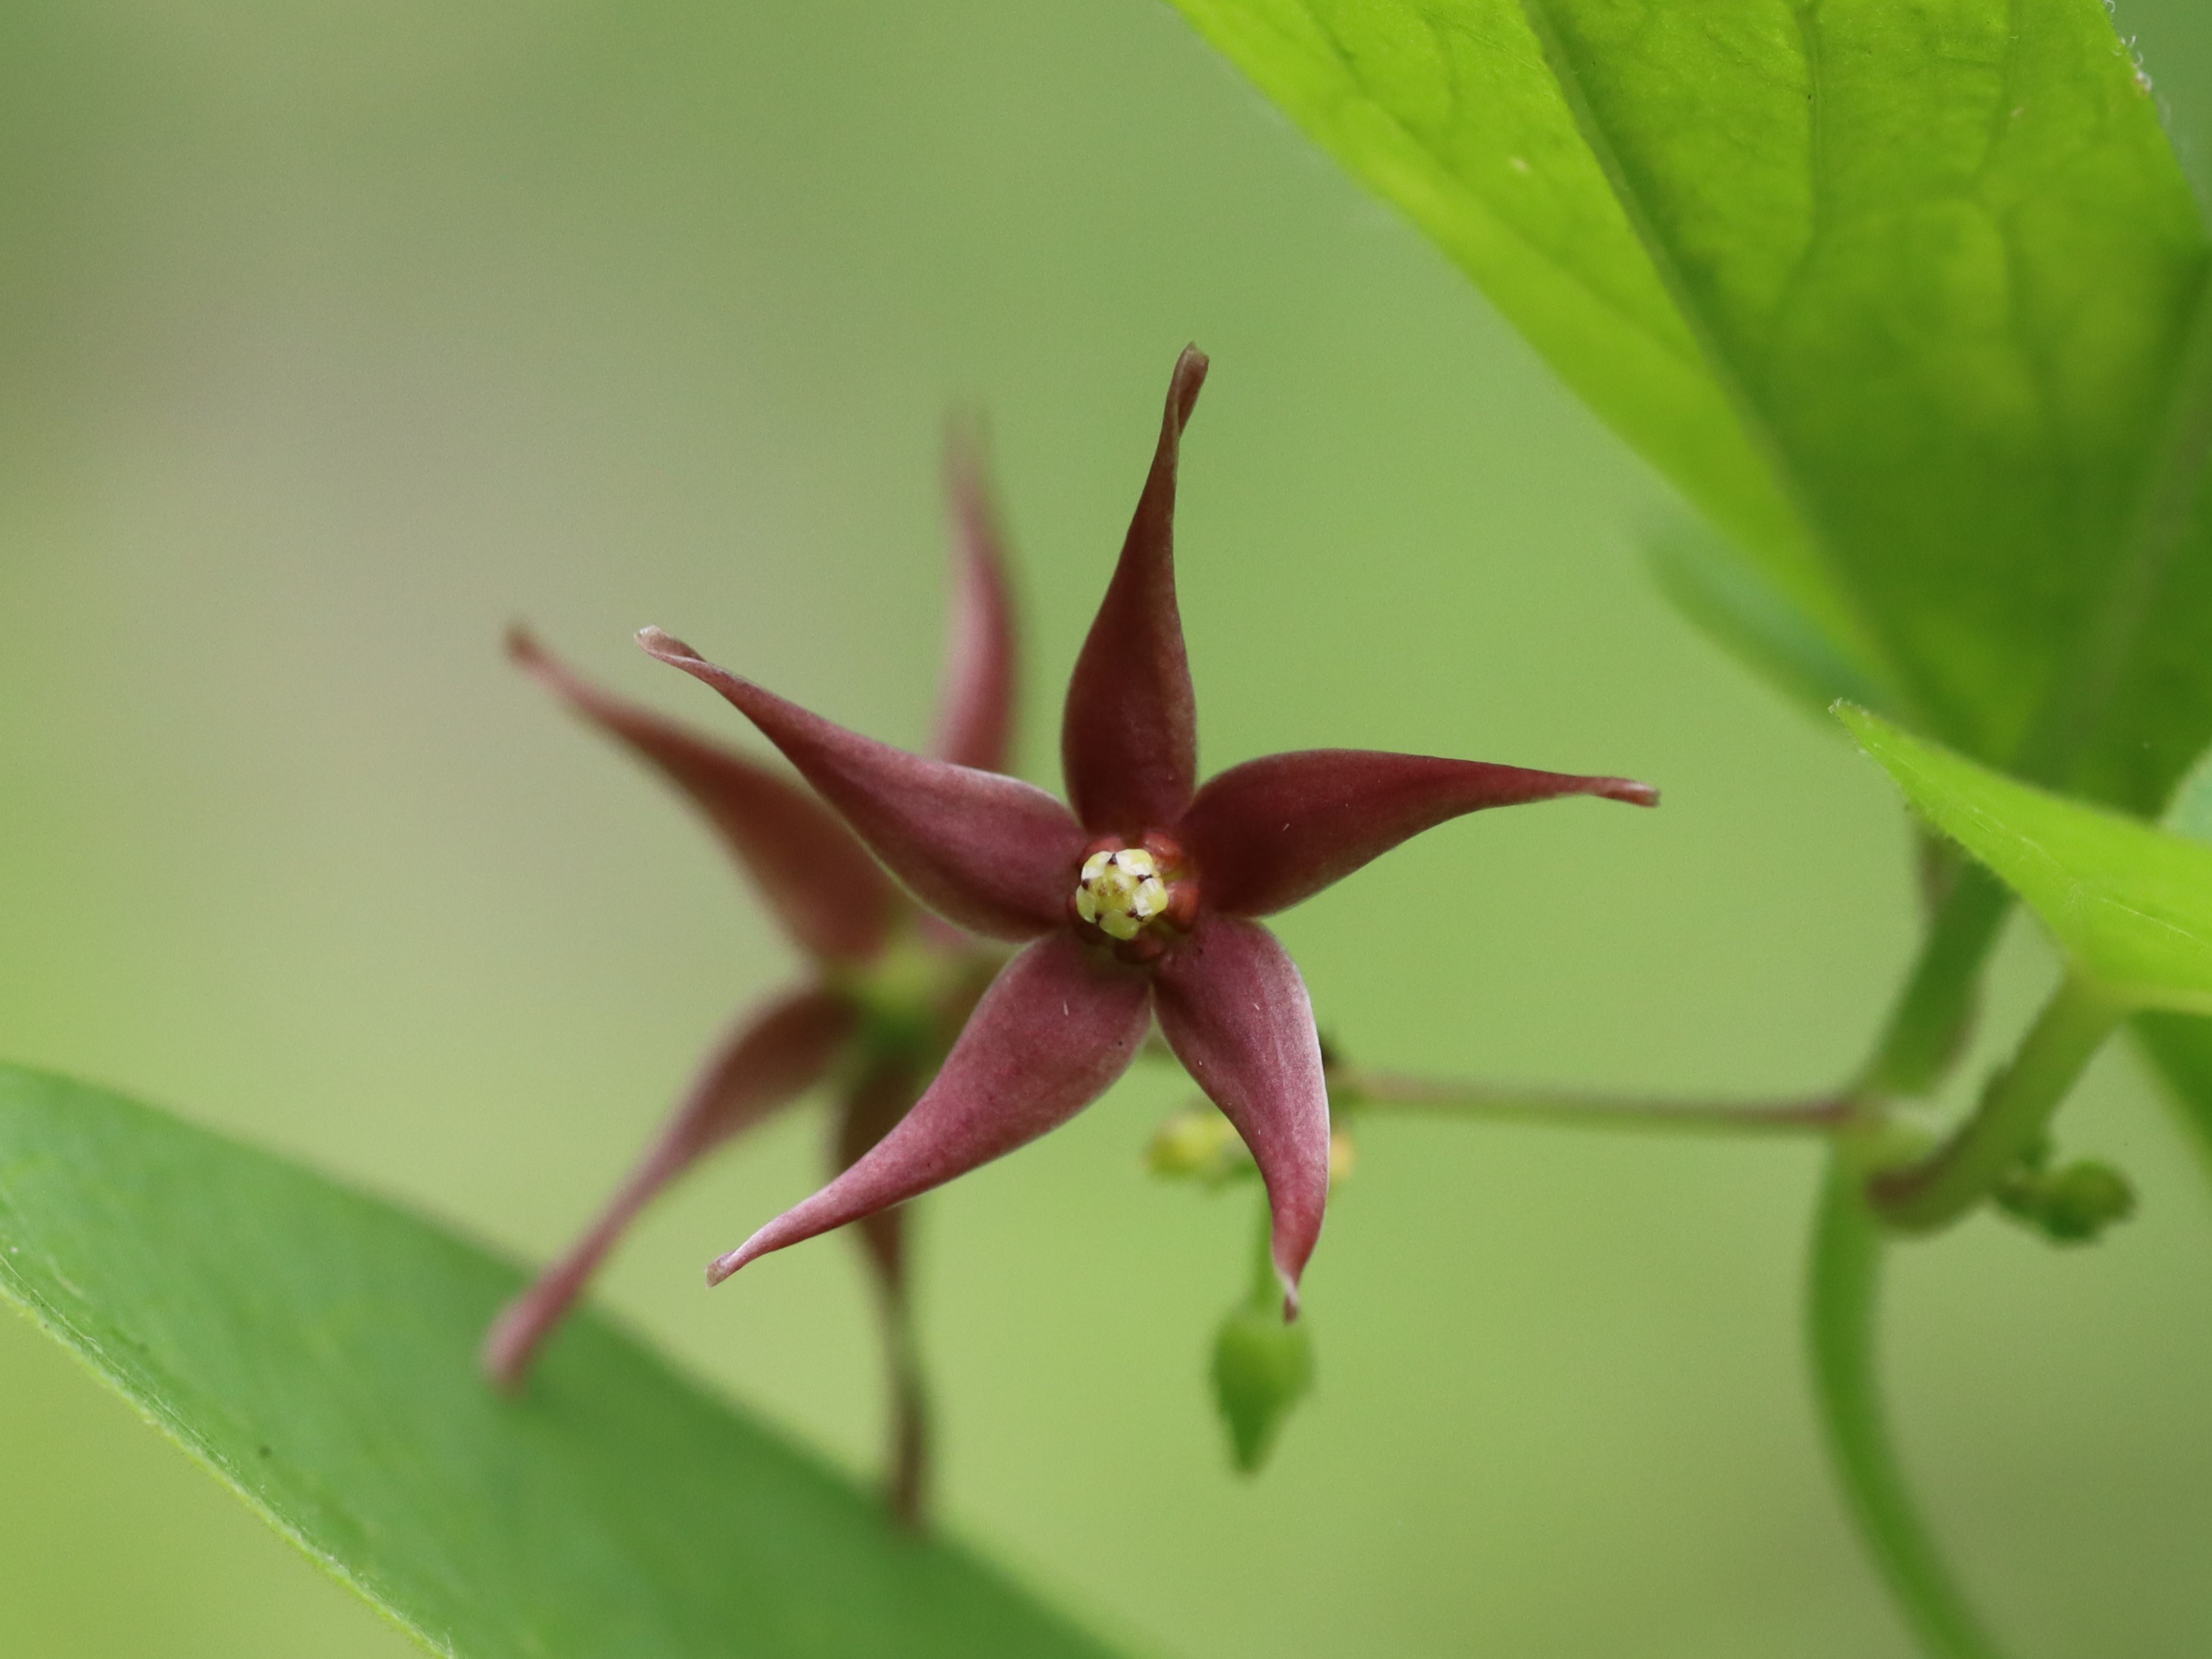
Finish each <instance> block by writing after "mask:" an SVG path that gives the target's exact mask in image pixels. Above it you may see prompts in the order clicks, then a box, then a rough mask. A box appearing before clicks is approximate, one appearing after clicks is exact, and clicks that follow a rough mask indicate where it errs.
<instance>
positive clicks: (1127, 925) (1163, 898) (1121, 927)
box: [1075, 847, 1168, 939]
mask: <svg viewBox="0 0 2212 1659" xmlns="http://www.w3.org/2000/svg"><path fill="white" fill-rule="evenodd" d="M1166 908H1168V888H1167V884H1166V883H1165V882H1164V881H1162V880H1161V879H1160V875H1159V866H1158V863H1157V862H1156V861H1155V860H1154V859H1153V857H1152V854H1150V853H1148V852H1146V850H1145V849H1144V848H1141V847H1124V848H1121V849H1120V850H1119V851H1118V852H1098V853H1093V854H1091V856H1090V857H1089V858H1087V859H1085V860H1084V861H1083V881H1082V884H1081V885H1080V886H1079V887H1078V888H1077V889H1076V890H1075V914H1076V915H1079V916H1081V917H1082V918H1083V919H1084V921H1087V922H1090V923H1091V924H1092V925H1093V926H1094V927H1097V928H1098V929H1099V931H1100V932H1102V933H1105V934H1106V935H1107V936H1108V937H1109V938H1110V939H1134V938H1136V936H1137V935H1138V934H1139V933H1140V932H1142V931H1143V929H1144V926H1145V923H1146V921H1149V920H1151V919H1152V917H1154V916H1156V915H1159V914H1160V913H1161V912H1162V911H1163V910H1164V909H1166Z"/></svg>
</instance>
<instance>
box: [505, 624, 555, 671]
mask: <svg viewBox="0 0 2212 1659" xmlns="http://www.w3.org/2000/svg"><path fill="white" fill-rule="evenodd" d="M500 646H501V649H503V650H504V651H505V652H506V653H507V660H508V661H509V662H512V663H519V664H520V665H522V666H523V667H525V668H529V667H532V666H534V665H537V664H538V663H539V662H542V661H544V657H545V647H544V646H542V645H540V644H538V635H535V634H533V633H532V632H531V631H530V624H529V623H526V622H524V621H523V620H522V619H521V618H520V617H516V618H515V619H514V620H513V621H512V622H510V623H507V632H506V633H505V634H504V635H501V639H500Z"/></svg>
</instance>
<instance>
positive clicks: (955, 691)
mask: <svg viewBox="0 0 2212 1659" xmlns="http://www.w3.org/2000/svg"><path fill="white" fill-rule="evenodd" d="M947 450H948V453H947V455H946V458H945V491H946V495H947V501H948V507H949V510H950V513H951V531H952V611H951V617H949V618H948V623H949V626H948V628H947V630H946V633H947V638H946V641H945V684H944V685H943V687H942V688H941V689H940V691H939V698H938V726H937V741H936V742H935V743H934V744H933V745H932V746H931V750H930V752H931V753H933V755H935V756H936V757H938V759H939V760H948V761H951V763H953V764H954V765H956V766H972V767H974V768H975V769H977V770H978V771H981V772H1003V771H1005V770H1006V763H1007V761H1008V758H1009V757H1011V755H1012V751H1013V733H1014V707H1015V696H1016V686H1017V684H1018V680H1017V675H1018V671H1019V669H1020V666H1021V664H1020V659H1019V657H1018V641H1017V632H1016V627H1015V617H1014V600H1013V591H1012V582H1011V580H1010V579H1009V576H1008V573H1007V565H1006V536H1005V533H1004V532H1003V530H1002V528H1001V526H1000V521H999V514H998V509H997V505H996V503H995V502H994V501H993V499H992V492H991V486H990V481H989V479H988V477H987V475H986V472H985V470H984V465H983V455H982V441H981V439H980V438H978V437H977V436H975V435H974V434H973V433H968V432H956V433H955V434H954V435H953V436H952V438H951V441H950V442H949V443H948V445H947Z"/></svg>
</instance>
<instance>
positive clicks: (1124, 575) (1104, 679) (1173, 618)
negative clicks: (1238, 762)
mask: <svg viewBox="0 0 2212 1659" xmlns="http://www.w3.org/2000/svg"><path fill="white" fill-rule="evenodd" d="M1205 383H1206V356H1205V354H1204V353H1203V352H1201V351H1200V350H1199V349H1198V348H1197V347H1196V346H1188V347H1186V348H1185V349H1184V350H1183V354H1182V356H1181V357H1179V358H1177V359H1176V366H1175V376H1174V379H1173V380H1170V382H1169V385H1168V404H1167V412H1166V414H1165V415H1164V416H1162V418H1161V421H1160V441H1159V445H1158V448H1156V449H1155V450H1154V451H1153V453H1152V471H1151V473H1150V474H1149V475H1148V476H1147V477H1146V479H1145V493H1144V494H1143V495H1141V496H1139V498H1138V501H1137V513H1136V517H1135V518H1134V519H1133V520H1131V521H1130V524H1129V534H1128V538H1127V540H1125V541H1124V542H1123V543H1122V544H1121V562H1120V563H1119V564H1117V565H1115V568H1114V579H1113V580H1112V581H1111V582H1109V584H1108V585H1107V587H1106V598H1105V599H1104V600H1103V602H1101V604H1100V605H1099V607H1098V615H1097V619H1096V620H1095V621H1093V622H1092V623H1091V635H1090V637H1089V638H1088V639H1086V640H1085V641H1084V642H1083V654H1082V655H1081V656H1079V658H1077V659H1076V662H1075V673H1074V676H1073V678H1071V679H1070V680H1069V681H1068V685H1067V708H1066V713H1065V714H1063V715H1062V717H1061V723H1060V768H1061V770H1062V772H1063V773H1064V774H1065V775H1066V780H1067V799H1068V800H1069V801H1070V802H1071V803H1072V804H1073V806H1074V808H1075V816H1076V817H1079V818H1081V819H1082V820H1083V822H1084V824H1085V827H1086V828H1088V829H1091V831H1093V832H1094V833H1096V834H1100V835H1105V834H1113V835H1120V836H1139V835H1141V834H1143V833H1144V832H1145V831H1146V830H1147V829H1164V828H1165V827H1166V826H1167V825H1169V824H1170V823H1174V822H1175V821H1176V818H1177V817H1181V816H1182V810H1183V808H1184V807H1185V806H1187V805H1189V802H1190V792H1191V790H1192V788H1193V787H1194V786H1195V785H1196V783H1197V781H1198V711H1197V705H1196V703H1195V702H1194V701H1193V699H1192V696H1191V690H1190V662H1189V659H1188V658H1187V657H1186V656H1185V655H1184V653H1183V645H1182V616H1181V614H1180V613H1179V612H1178V611H1176V591H1175V504H1176V459H1177V456H1178V454H1179V453H1180V452H1181V449H1182V428H1183V425H1184V423H1185V422H1188V420H1189V419H1190V411H1191V406H1192V404H1195V403H1196V402H1197V401H1198V389H1199V387H1200V386H1203V385H1204V384H1205Z"/></svg>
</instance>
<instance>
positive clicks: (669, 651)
mask: <svg viewBox="0 0 2212 1659" xmlns="http://www.w3.org/2000/svg"><path fill="white" fill-rule="evenodd" d="M637 642H638V645H639V646H640V647H641V648H642V649H643V650H644V652H645V653H646V655H647V656H648V657H658V658H659V659H660V660H661V661H663V662H704V661H705V660H706V659H705V658H703V657H702V656H701V655H700V654H699V653H697V652H696V651H694V650H693V649H692V648H691V647H690V646H688V645H686V644H684V641H681V640H679V639H678V638H677V637H676V635H673V634H668V633H664V632H662V631H661V630H660V629H658V628H641V629H638V630H637Z"/></svg>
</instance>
